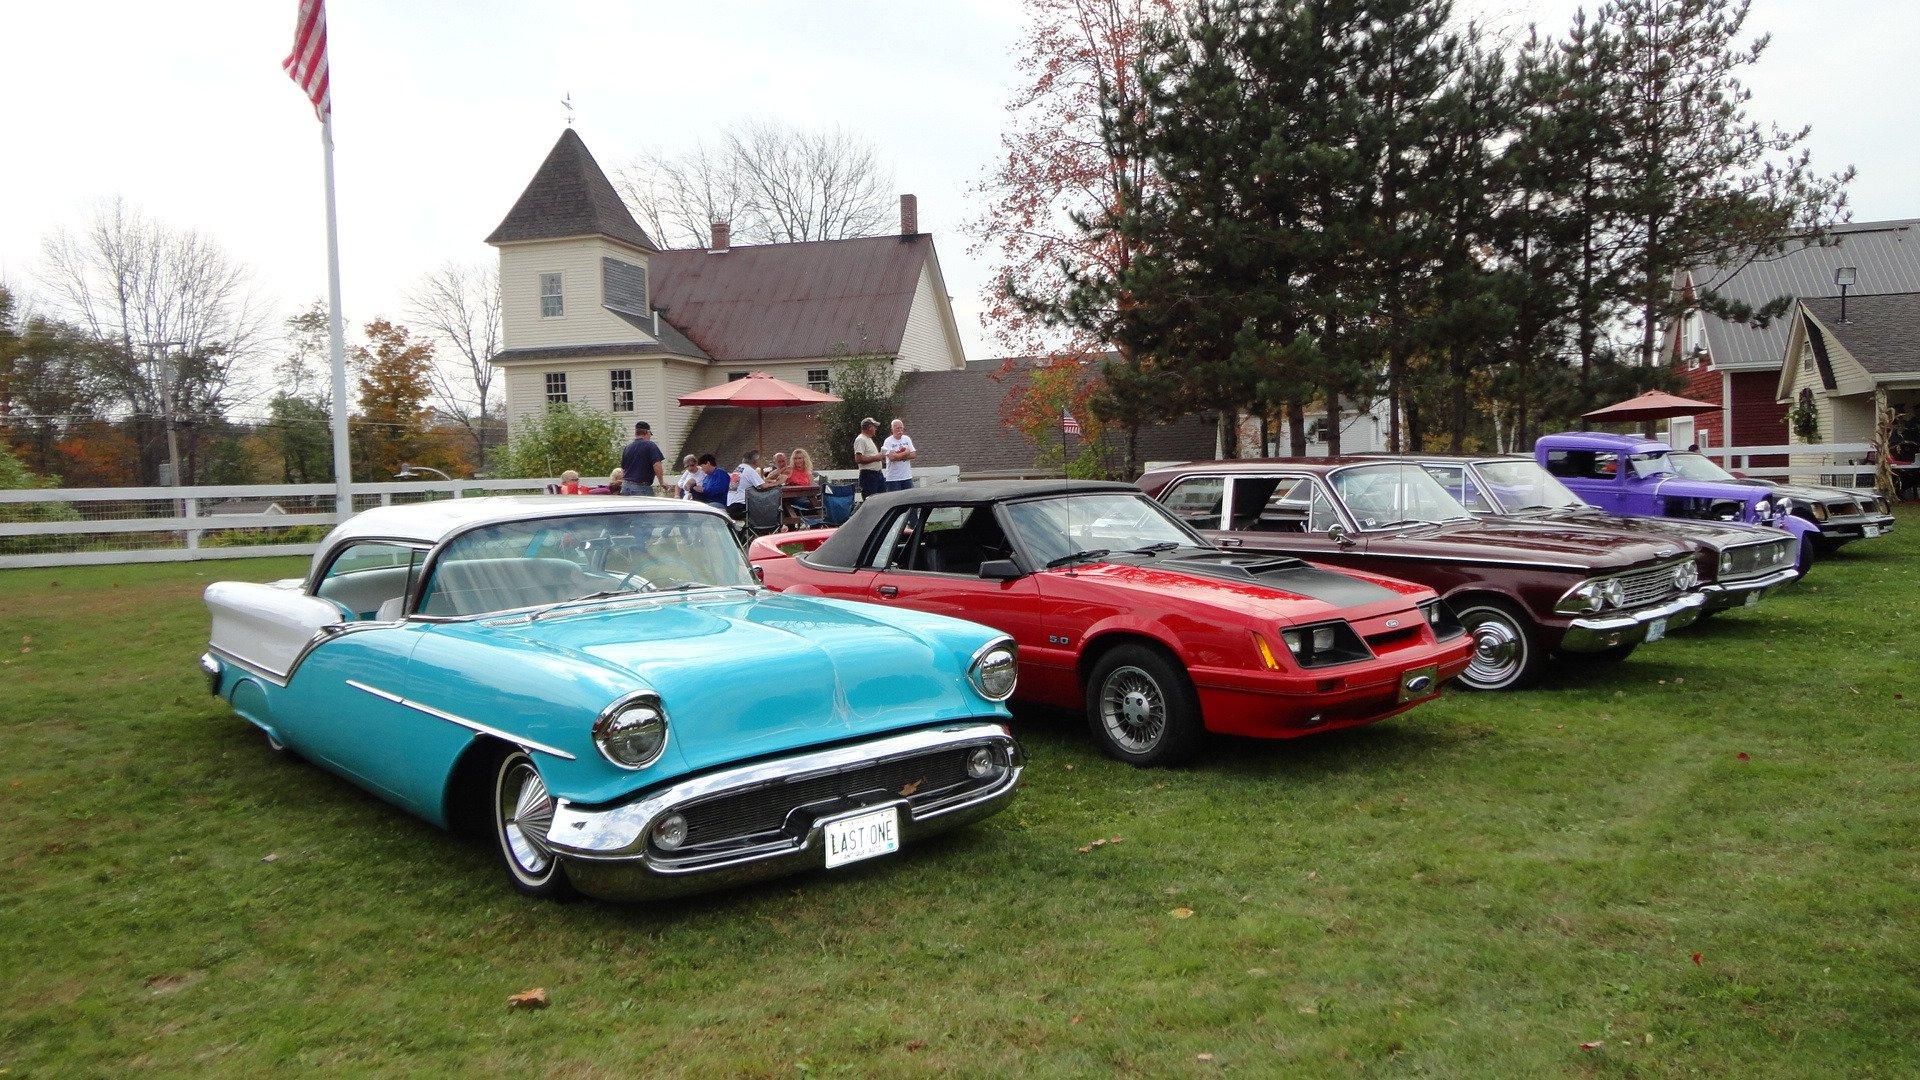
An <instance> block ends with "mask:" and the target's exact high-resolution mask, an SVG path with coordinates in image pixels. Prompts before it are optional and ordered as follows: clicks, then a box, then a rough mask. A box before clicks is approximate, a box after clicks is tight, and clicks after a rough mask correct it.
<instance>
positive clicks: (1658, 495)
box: [1533, 431, 1819, 573]
mask: <svg viewBox="0 0 1920 1080" xmlns="http://www.w3.org/2000/svg"><path fill="white" fill-rule="evenodd" d="M1672 453H1673V448H1672V447H1670V446H1668V445H1667V444H1666V443H1663V442H1658V441H1655V440H1653V439H1645V438H1641V437H1639V436H1636V435H1610V434H1607V433H1604V432H1597V431H1567V432H1562V433H1560V434H1558V435H1542V436H1541V437H1540V438H1539V440H1538V441H1536V442H1535V443H1534V444H1533V456H1534V458H1535V460H1537V461H1539V462H1540V464H1541V465H1543V466H1545V467H1546V470H1547V471H1548V472H1550V473H1552V474H1553V475H1555V476H1557V477H1559V478H1560V482H1561V483H1563V484H1565V485H1566V486H1567V487H1568V488H1569V489H1571V490H1572V491H1573V493H1574V494H1575V495H1578V496H1580V497H1581V498H1582V499H1584V500H1586V501H1587V502H1588V503H1589V504H1591V505H1593V506H1597V507H1599V508H1600V509H1602V510H1608V511H1611V512H1613V513H1616V514H1625V515H1627V516H1629V517H1670V518H1692V519H1694V520H1698V521H1737V522H1741V523H1743V524H1747V525H1765V526H1769V527H1771V528H1775V529H1780V530H1782V531H1785V532H1787V533H1790V534H1792V535H1793V536H1794V537H1795V538H1796V539H1798V540H1799V541H1800V545H1799V558H1798V566H1799V569H1800V571H1801V572H1802V573H1804V572H1805V571H1806V570H1807V568H1808V567H1810V566H1812V565H1813V554H1814V547H1813V543H1812V542H1811V540H1810V536H1811V535H1812V534H1817V533H1818V532H1819V529H1818V527H1817V526H1815V525H1814V524H1813V523H1812V522H1810V521H1807V520H1806V519H1804V518H1799V517H1795V516H1794V515H1793V514H1792V513H1790V512H1789V509H1788V507H1787V506H1786V505H1785V504H1783V503H1782V502H1780V501H1779V500H1778V499H1776V498H1775V496H1774V495H1773V493H1772V492H1771V491H1769V490H1768V489H1766V488H1764V487H1754V486H1750V485H1747V484H1742V483H1739V482H1737V481H1719V480H1690V479H1688V478H1687V477H1686V476H1684V475H1682V474H1681V472H1680V470H1679V469H1678V468H1676V467H1675V464H1674V462H1673V460H1672V458H1671V455H1672Z"/></svg>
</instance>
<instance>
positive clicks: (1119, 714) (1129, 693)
mask: <svg viewBox="0 0 1920 1080" xmlns="http://www.w3.org/2000/svg"><path fill="white" fill-rule="evenodd" d="M1100 726H1101V727H1102V728H1103V729H1104V730H1105V731H1106V733H1107V738H1109V739H1112V740H1113V743H1114V745H1115V746H1118V747H1120V748H1121V749H1122V750H1125V751H1126V752H1127V753H1129V754H1145V753H1147V752H1149V751H1151V750H1152V749H1153V748H1154V747H1155V746H1158V745H1159V744H1160V739H1161V737H1162V736H1163V735H1165V734H1166V731H1167V695H1166V692H1165V691H1163V690H1161V689H1160V684H1159V683H1158V682H1155V681H1154V678H1153V676H1151V675H1149V674H1147V673H1146V672H1145V671H1143V670H1141V669H1140V668H1137V667H1134V666H1132V665H1127V666H1126V667H1118V668H1114V669H1113V671H1112V672H1110V673H1109V674H1108V675H1107V681H1106V682H1105V683H1104V684H1102V685H1101V687H1100Z"/></svg>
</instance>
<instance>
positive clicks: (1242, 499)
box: [1229, 476, 1314, 533]
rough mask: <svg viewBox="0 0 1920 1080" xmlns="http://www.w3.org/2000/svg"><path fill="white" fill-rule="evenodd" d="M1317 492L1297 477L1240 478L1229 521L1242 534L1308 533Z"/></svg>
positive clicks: (1234, 481) (1237, 477) (1234, 487)
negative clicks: (1313, 500) (1309, 519)
mask: <svg viewBox="0 0 1920 1080" xmlns="http://www.w3.org/2000/svg"><path fill="white" fill-rule="evenodd" d="M1313 492H1314V486H1313V481H1311V480H1303V479H1301V478H1299V477H1297V476H1236V477H1234V478H1233V512H1232V514H1231V515H1230V516H1229V520H1230V521H1231V523H1232V527H1233V528H1234V530H1235V531H1240V532H1285V533H1303V532H1307V531H1309V522H1308V517H1309V515H1310V514H1311V512H1312V505H1311V503H1312V498H1313Z"/></svg>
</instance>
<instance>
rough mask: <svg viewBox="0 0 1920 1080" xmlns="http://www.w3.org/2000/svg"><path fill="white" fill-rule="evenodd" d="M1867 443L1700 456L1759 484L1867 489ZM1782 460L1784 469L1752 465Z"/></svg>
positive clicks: (1713, 451)
mask: <svg viewBox="0 0 1920 1080" xmlns="http://www.w3.org/2000/svg"><path fill="white" fill-rule="evenodd" d="M1872 451H1873V447H1872V446H1871V445H1870V444H1868V443H1799V444H1794V445H1788V446H1710V447H1707V448H1706V449H1704V450H1702V451H1701V453H1703V454H1705V455H1707V456H1708V457H1711V458H1718V459H1719V461H1720V467H1721V468H1724V469H1726V470H1728V471H1729V472H1737V473H1740V474H1741V475H1743V476H1751V477H1754V478H1756V479H1761V480H1795V481H1798V482H1801V483H1810V484H1829V485H1832V486H1834V487H1845V488H1870V487H1872V486H1873V473H1874V466H1872V465H1869V464H1866V460H1867V455H1868V454H1869V453H1871V452H1872ZM1770 457H1785V458H1786V459H1787V464H1785V465H1758V466H1757V465H1754V464H1753V459H1754V458H1770Z"/></svg>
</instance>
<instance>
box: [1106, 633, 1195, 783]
mask: <svg viewBox="0 0 1920 1080" xmlns="http://www.w3.org/2000/svg"><path fill="white" fill-rule="evenodd" d="M1086 700H1087V726H1088V727H1089V728H1091V729H1092V731H1093V738H1094V741H1095V742H1097V743H1099V744H1100V749H1101V751H1102V752H1104V753H1105V754H1106V755H1107V756H1108V757H1111V758H1113V759H1114V760H1116V761H1124V762H1126V763H1127V764H1129V765H1134V766H1138V767H1140V768H1143V769H1144V768H1153V767H1158V766H1166V765H1178V764H1180V763H1181V762H1183V761H1186V760H1188V759H1189V758H1191V757H1193V755H1194V753H1195V752H1196V751H1198V750H1199V749H1200V738H1201V736H1202V735H1203V734H1205V731H1206V728H1205V725H1203V724H1202V723H1201V722H1200V700H1199V696H1198V695H1196V694H1195V693H1194V691H1193V681H1192V680H1191V679H1189V678H1187V673H1186V672H1185V671H1183V670H1181V668H1180V666H1179V665H1178V664H1177V663H1175V662H1174V661H1173V659H1172V658H1170V657H1168V656H1167V655H1166V654H1165V653H1163V652H1161V651H1160V650H1158V649H1155V648H1152V647H1150V646H1147V645H1116V646H1115V647H1114V648H1112V649H1110V650H1108V652H1107V653H1106V655H1104V656H1102V657H1101V658H1100V661H1099V663H1096V664H1094V665H1093V671H1092V673H1091V674H1089V675H1088V676H1087V691H1086Z"/></svg>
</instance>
